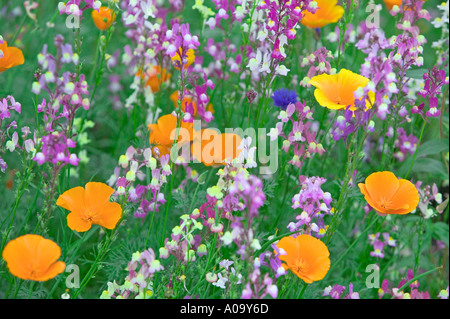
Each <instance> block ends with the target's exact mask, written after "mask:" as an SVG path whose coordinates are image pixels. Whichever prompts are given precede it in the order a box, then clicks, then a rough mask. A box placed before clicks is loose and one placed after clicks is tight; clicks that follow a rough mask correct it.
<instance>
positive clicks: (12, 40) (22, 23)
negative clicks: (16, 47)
mask: <svg viewBox="0 0 450 319" xmlns="http://www.w3.org/2000/svg"><path fill="white" fill-rule="evenodd" d="M27 18H28V15H27V14H24V15H23V19H22V22H21V23H20V26H19V28H18V29H17V31H16V33H14V36H13V37H12V39H11V41H10V43H9V45H10V46H11V45H12V44H13V43H14V41H16V39H17V37H18V36H19V34H20V31H22V28H23V26H24V24H25V22H26V21H27Z"/></svg>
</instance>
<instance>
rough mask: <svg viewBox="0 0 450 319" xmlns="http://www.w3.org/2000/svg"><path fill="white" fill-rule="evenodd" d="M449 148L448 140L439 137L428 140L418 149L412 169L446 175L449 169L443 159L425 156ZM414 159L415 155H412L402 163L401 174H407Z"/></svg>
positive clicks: (416, 171) (446, 150)
mask: <svg viewBox="0 0 450 319" xmlns="http://www.w3.org/2000/svg"><path fill="white" fill-rule="evenodd" d="M448 150H449V146H448V140H445V139H438V138H437V139H432V140H429V141H426V142H425V143H423V144H422V145H420V146H419V149H418V150H417V156H416V160H415V162H414V166H413V169H412V171H413V172H415V173H423V172H429V173H431V174H434V175H444V176H446V175H447V170H446V168H445V166H444V164H443V163H442V162H441V161H439V160H436V159H433V158H426V157H424V156H431V155H436V154H439V153H441V152H448ZM412 159H413V156H412V155H411V156H409V157H408V159H407V160H405V161H404V162H403V163H402V164H401V166H400V167H399V169H398V175H399V176H404V175H405V174H406V172H407V171H408V169H409V167H410V166H411V162H412Z"/></svg>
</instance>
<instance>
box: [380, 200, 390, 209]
mask: <svg viewBox="0 0 450 319" xmlns="http://www.w3.org/2000/svg"><path fill="white" fill-rule="evenodd" d="M378 204H379V205H380V207H382V208H384V209H388V208H389V207H391V206H392V202H391V200H390V199H386V198H382V199H380V201H379V202H378Z"/></svg>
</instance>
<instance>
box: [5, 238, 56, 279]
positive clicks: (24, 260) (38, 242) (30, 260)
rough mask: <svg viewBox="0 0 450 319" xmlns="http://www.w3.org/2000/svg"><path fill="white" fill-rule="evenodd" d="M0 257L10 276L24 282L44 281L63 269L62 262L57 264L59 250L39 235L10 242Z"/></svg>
mask: <svg viewBox="0 0 450 319" xmlns="http://www.w3.org/2000/svg"><path fill="white" fill-rule="evenodd" d="M2 256H3V258H4V259H5V261H6V263H7V266H8V269H9V271H10V272H11V274H13V275H14V276H16V277H18V278H21V279H25V280H36V281H46V280H49V279H51V278H53V277H55V276H56V275H58V274H60V273H61V272H63V271H64V269H65V263H64V262H57V259H58V258H59V257H60V256H61V248H59V246H58V245H57V244H56V243H55V242H53V241H52V240H50V239H45V238H43V237H42V236H39V235H34V234H29V235H24V236H21V237H18V238H16V239H14V240H11V241H10V242H9V243H8V244H7V245H6V246H5V249H4V250H3V253H2Z"/></svg>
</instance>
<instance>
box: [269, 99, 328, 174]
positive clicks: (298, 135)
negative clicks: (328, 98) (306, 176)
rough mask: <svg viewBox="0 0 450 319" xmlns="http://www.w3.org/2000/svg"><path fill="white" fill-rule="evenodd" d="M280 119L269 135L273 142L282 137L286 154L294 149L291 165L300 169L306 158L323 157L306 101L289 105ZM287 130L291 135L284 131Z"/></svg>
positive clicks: (322, 150)
mask: <svg viewBox="0 0 450 319" xmlns="http://www.w3.org/2000/svg"><path fill="white" fill-rule="evenodd" d="M278 119H279V120H280V121H279V122H278V123H277V124H276V125H275V127H274V128H271V129H270V132H269V133H268V134H267V135H268V136H270V140H271V141H274V140H277V139H278V137H282V138H283V144H282V149H283V151H285V152H286V153H289V150H290V149H291V147H292V148H293V149H294V156H293V157H292V159H291V160H290V161H289V163H290V164H292V165H294V166H296V167H299V168H300V167H302V165H303V161H304V160H305V159H306V158H309V157H311V156H312V155H313V154H314V153H318V154H320V155H322V153H323V152H324V151H325V150H324V148H323V146H322V144H320V143H317V142H316V132H313V130H312V127H311V122H312V120H313V117H312V112H311V108H310V107H309V106H307V105H305V102H304V101H303V102H297V103H295V104H292V103H291V104H289V105H288V106H287V108H286V111H284V110H282V111H280V113H279V115H278ZM288 123H289V125H288ZM291 125H292V126H291ZM286 128H287V129H288V130H289V131H288V132H289V133H286V132H285V131H284V129H286Z"/></svg>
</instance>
